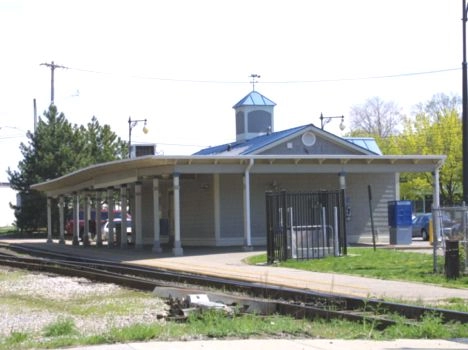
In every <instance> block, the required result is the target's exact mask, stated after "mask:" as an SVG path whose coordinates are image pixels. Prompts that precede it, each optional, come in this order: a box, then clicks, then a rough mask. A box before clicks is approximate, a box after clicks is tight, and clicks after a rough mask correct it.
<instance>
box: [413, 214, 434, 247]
mask: <svg viewBox="0 0 468 350" xmlns="http://www.w3.org/2000/svg"><path fill="white" fill-rule="evenodd" d="M431 220H432V213H425V214H417V215H416V216H415V217H414V219H413V222H412V225H413V227H412V236H413V237H421V238H422V240H423V241H428V240H429V224H430V222H431Z"/></svg>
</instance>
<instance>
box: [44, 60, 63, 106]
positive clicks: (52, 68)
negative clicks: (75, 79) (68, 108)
mask: <svg viewBox="0 0 468 350" xmlns="http://www.w3.org/2000/svg"><path fill="white" fill-rule="evenodd" d="M41 66H46V67H49V68H50V104H54V71H55V68H68V67H65V66H59V65H58V64H55V63H54V61H52V62H51V63H41Z"/></svg>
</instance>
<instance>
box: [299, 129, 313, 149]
mask: <svg viewBox="0 0 468 350" xmlns="http://www.w3.org/2000/svg"><path fill="white" fill-rule="evenodd" d="M315 140H316V138H315V135H314V134H313V133H312V132H310V131H307V132H305V133H304V134H302V143H303V144H304V146H307V147H310V146H313V145H314V144H315Z"/></svg>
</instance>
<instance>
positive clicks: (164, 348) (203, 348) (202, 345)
mask: <svg viewBox="0 0 468 350" xmlns="http://www.w3.org/2000/svg"><path fill="white" fill-rule="evenodd" d="M67 349H69V350H77V349H80V350H150V349H157V350H220V349H223V350H239V349H242V350H259V349H267V350H336V349H343V350H390V349H399V350H404V349H406V350H411V349H413V350H432V349H446V350H448V349H464V350H466V349H468V343H461V342H454V341H449V340H427V339H401V340H393V341H372V340H336V339H294V340H290V339H247V340H207V341H186V342H180V341H176V342H147V343H129V344H113V345H96V346H88V347H77V348H67Z"/></svg>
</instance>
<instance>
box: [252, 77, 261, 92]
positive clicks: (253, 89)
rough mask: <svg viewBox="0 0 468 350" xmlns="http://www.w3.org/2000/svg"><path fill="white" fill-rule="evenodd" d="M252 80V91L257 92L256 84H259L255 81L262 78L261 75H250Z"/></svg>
mask: <svg viewBox="0 0 468 350" xmlns="http://www.w3.org/2000/svg"><path fill="white" fill-rule="evenodd" d="M250 78H252V81H251V82H250V83H251V84H252V91H255V83H258V81H257V80H255V79H256V78H260V75H258V74H254V73H253V74H250Z"/></svg>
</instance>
